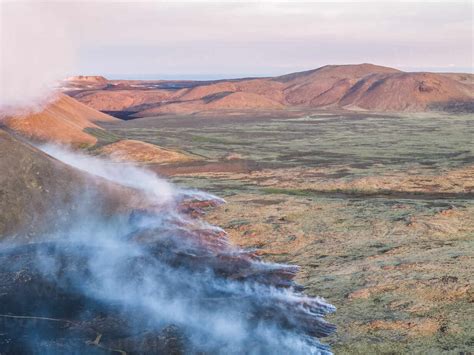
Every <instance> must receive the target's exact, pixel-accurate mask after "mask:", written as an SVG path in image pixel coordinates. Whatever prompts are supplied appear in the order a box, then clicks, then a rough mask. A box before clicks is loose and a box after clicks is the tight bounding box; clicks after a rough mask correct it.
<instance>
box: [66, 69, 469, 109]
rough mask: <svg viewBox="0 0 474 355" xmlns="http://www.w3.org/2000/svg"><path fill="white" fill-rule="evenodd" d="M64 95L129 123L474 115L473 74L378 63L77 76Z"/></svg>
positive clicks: (68, 81)
mask: <svg viewBox="0 0 474 355" xmlns="http://www.w3.org/2000/svg"><path fill="white" fill-rule="evenodd" d="M63 90H64V91H65V92H66V93H67V94H68V95H70V96H72V97H74V98H76V99H77V100H79V101H81V102H82V103H84V104H86V105H88V106H90V107H93V108H95V109H97V110H100V111H103V112H108V113H112V114H114V115H116V116H117V117H127V118H134V117H147V116H157V115H163V114H179V115H182V114H185V115H186V114H213V113H224V112H234V111H240V112H242V111H244V112H246V111H274V110H285V109H288V108H290V109H293V108H306V109H347V110H367V111H376V112H423V111H457V112H473V111H474V75H473V74H467V73H466V74H463V73H424V72H403V71H400V70H397V69H394V68H388V67H383V66H377V65H373V64H358V65H327V66H324V67H321V68H318V69H314V70H308V71H304V72H298V73H292V74H287V75H282V76H277V77H268V78H243V79H229V80H214V81H189V80H146V81H145V80H107V79H106V78H104V77H99V76H78V77H71V78H69V79H67V80H66V81H64V83H63Z"/></svg>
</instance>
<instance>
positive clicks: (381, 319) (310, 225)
mask: <svg viewBox="0 0 474 355" xmlns="http://www.w3.org/2000/svg"><path fill="white" fill-rule="evenodd" d="M102 126H103V127H105V128H106V129H107V131H108V132H110V133H111V134H113V135H114V136H116V137H120V138H127V139H132V140H138V141H144V142H147V143H151V144H156V145H159V146H161V147H165V148H169V149H173V150H178V151H180V152H182V153H185V154H187V155H188V156H191V157H193V159H191V160H190V161H186V162H182V163H179V164H177V163H175V164H168V165H158V164H153V163H151V164H149V167H150V168H151V169H154V170H155V171H157V172H159V173H161V174H163V175H167V176H170V177H171V179H172V180H173V181H174V182H176V183H178V184H183V185H186V186H193V187H196V188H200V189H204V190H207V191H210V192H212V193H215V194H217V195H219V196H222V197H224V198H225V199H226V200H227V202H228V203H227V204H226V205H224V206H221V207H219V208H217V209H213V210H210V211H209V213H208V216H207V219H208V220H209V222H211V223H213V224H217V225H219V226H221V227H223V228H224V229H225V230H226V231H227V232H228V233H229V234H230V237H231V239H232V241H233V242H235V243H236V244H238V245H241V246H243V247H245V248H254V249H256V250H257V252H258V253H259V254H261V255H263V256H264V257H265V259H267V260H272V261H277V262H284V263H291V264H297V265H300V266H301V271H300V274H299V281H300V283H301V284H302V285H304V286H305V288H306V290H307V291H306V292H308V293H309V294H311V295H320V296H322V297H324V298H326V299H327V300H328V301H329V302H330V303H332V304H334V305H335V306H336V307H337V308H338V310H337V312H336V313H335V314H334V315H332V316H331V317H330V320H331V321H332V322H334V323H335V324H336V325H337V326H338V332H337V334H336V335H334V336H332V337H331V338H327V339H325V341H326V342H327V343H329V344H331V346H332V348H333V350H334V351H335V353H338V354H344V353H347V354H369V353H370V354H371V353H377V354H380V353H390V354H404V353H430V354H436V353H453V354H454V353H456V354H458V353H468V352H469V351H472V349H473V347H474V338H473V337H472V334H474V319H473V317H472V304H473V302H474V298H473V297H474V293H473V290H472V284H473V281H474V280H473V278H474V277H473V274H472V270H473V269H474V261H473V260H474V259H473V250H474V241H473V238H474V144H473V143H472V137H473V136H474V120H473V117H472V115H459V116H449V115H436V114H422V115H412V116H407V115H404V116H386V115H385V116H384V115H375V114H359V113H357V114H355V113H352V114H341V113H321V112H319V113H314V114H310V115H307V116H305V117H301V118H281V117H280V118H256V117H250V116H249V117H246V118H242V117H241V118H230V117H222V118H219V117H213V118H200V117H160V118H144V119H137V120H131V121H126V122H119V123H107V124H102Z"/></svg>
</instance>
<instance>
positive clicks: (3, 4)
mask: <svg viewBox="0 0 474 355" xmlns="http://www.w3.org/2000/svg"><path fill="white" fill-rule="evenodd" d="M54 5H55V3H54V2H51V3H47V2H42V1H30V2H19V1H0V43H1V48H0V111H1V112H2V114H9V113H16V112H17V111H19V110H21V111H25V110H28V111H38V110H41V108H42V107H44V105H46V104H47V103H48V102H49V101H51V100H53V99H54V90H55V86H56V82H57V81H58V80H61V79H64V78H65V77H67V76H69V75H71V73H72V72H73V71H74V54H75V49H74V41H73V40H72V38H71V36H70V33H69V31H68V17H67V16H62V15H63V13H61V12H55V11H53V9H54Z"/></svg>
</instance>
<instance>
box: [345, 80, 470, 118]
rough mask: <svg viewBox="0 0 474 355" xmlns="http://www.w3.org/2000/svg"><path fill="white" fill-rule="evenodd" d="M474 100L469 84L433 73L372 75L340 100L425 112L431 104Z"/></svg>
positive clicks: (355, 104) (362, 105) (379, 108)
mask: <svg viewBox="0 0 474 355" xmlns="http://www.w3.org/2000/svg"><path fill="white" fill-rule="evenodd" d="M472 98H473V91H472V88H470V87H469V86H468V85H465V84H463V83H460V82H458V81H456V80H453V79H451V78H449V77H446V76H443V75H437V74H433V73H398V74H394V75H388V76H385V75H370V76H368V77H367V78H364V79H361V80H360V81H359V82H358V83H357V84H356V85H354V86H353V87H352V88H351V89H350V90H349V91H348V92H347V93H346V94H345V95H344V97H342V98H341V100H340V101H339V104H340V105H341V106H349V107H357V108H362V109H366V110H376V111H425V110H427V109H429V108H430V105H436V104H443V103H446V104H447V103H450V102H463V101H466V102H467V101H469V100H472Z"/></svg>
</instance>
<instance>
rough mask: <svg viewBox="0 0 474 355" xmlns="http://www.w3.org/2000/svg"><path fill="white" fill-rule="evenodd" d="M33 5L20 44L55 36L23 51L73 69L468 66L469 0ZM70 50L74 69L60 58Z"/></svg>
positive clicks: (151, 70)
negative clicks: (31, 18)
mask: <svg viewBox="0 0 474 355" xmlns="http://www.w3.org/2000/svg"><path fill="white" fill-rule="evenodd" d="M30 4H32V3H30ZM32 9H33V10H32V11H37V13H38V16H37V18H36V19H35V20H34V21H32V22H31V23H33V24H34V26H30V27H28V30H30V31H31V33H30V38H29V39H27V40H26V42H25V45H26V46H27V47H28V46H29V45H30V42H31V43H32V42H36V45H33V47H38V43H43V42H44V38H43V39H41V38H40V40H39V41H38V36H39V35H38V34H37V33H35V32H36V31H35V30H34V29H39V32H44V33H48V32H50V33H51V38H52V40H51V41H50V43H47V44H46V45H45V48H46V49H47V50H44V51H42V50H36V54H30V55H29V57H30V58H31V59H32V60H33V58H34V57H35V56H38V57H40V56H43V55H44V54H45V53H54V55H55V56H57V58H51V55H46V56H45V57H44V60H43V59H38V60H40V61H43V62H49V63H50V66H51V67H55V68H60V69H61V68H63V67H68V68H67V69H68V70H69V71H74V72H76V73H84V74H112V75H115V76H120V75H121V74H131V75H139V74H176V75H182V74H189V73H193V74H199V73H202V74H224V75H225V74H228V75H234V76H235V75H239V74H262V75H267V74H276V73H284V72H289V71H294V70H302V69H310V68H315V67H318V66H321V65H325V64H332V63H334V64H342V63H357V62H374V63H376V64H381V65H387V66H399V67H400V66H401V67H411V68H429V67H452V68H453V69H454V70H456V68H469V67H472V58H473V48H472V42H473V41H472V40H473V38H472V23H473V22H472V20H473V19H472V3H471V2H470V1H461V2H455V1H454V2H453V1H437V2H428V1H397V2H384V1H375V0H373V1H366V2H355V1H331V2H322V1H310V2H304V3H303V2H294V1H291V2H289V1H288V2H269V1H258V2H235V1H221V2H203V1H199V2H197V1H188V2H176V1H173V2H171V1H131V2H127V1H81V2H73V1H56V2H49V3H46V2H44V3H43V2H35V5H34V6H33V5H32ZM45 14H47V15H45ZM2 19H3V17H2ZM10 22H11V21H10ZM27 22H28V21H27ZM28 23H29V22H28ZM2 27H4V26H2ZM17 30H18V28H15V26H13V27H10V28H7V29H6V31H7V32H9V33H10V35H11V34H12V33H15V32H16V31H17ZM4 31H5V29H4ZM46 36H47V35H46ZM61 36H62V38H57V37H61ZM43 37H44V36H43ZM65 38H67V40H66V41H64V39H65ZM63 42H66V43H67V45H65V44H64V43H63ZM3 47H4V46H3V43H2V49H3ZM30 52H31V51H30ZM70 56H73V57H74V61H75V62H76V65H75V67H71V66H70V65H69V64H67V65H65V64H64V63H65V62H67V63H69V62H73V61H71V60H70V58H66V57H70ZM34 60H36V59H34Z"/></svg>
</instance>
